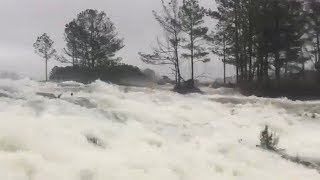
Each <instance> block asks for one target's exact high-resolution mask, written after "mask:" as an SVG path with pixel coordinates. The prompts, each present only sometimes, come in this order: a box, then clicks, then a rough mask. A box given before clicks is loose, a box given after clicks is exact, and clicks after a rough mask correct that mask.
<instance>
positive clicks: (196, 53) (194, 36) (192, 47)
mask: <svg viewBox="0 0 320 180" xmlns="http://www.w3.org/2000/svg"><path fill="white" fill-rule="evenodd" d="M205 15H206V10H205V9H204V8H203V7H201V6H200V5H199V1H198V0H183V4H182V6H181V8H180V13H179V17H180V19H181V27H182V30H183V31H184V32H185V33H186V36H187V38H185V39H184V41H185V43H186V44H185V45H184V48H185V49H186V50H188V51H189V53H183V54H182V55H183V57H185V58H188V59H190V64H191V81H192V82H194V79H195V77H194V76H195V70H194V66H195V63H197V62H204V63H206V62H209V61H210V59H209V58H207V56H208V55H209V51H208V49H207V48H206V45H205V43H204V40H205V37H206V35H207V32H208V28H207V27H205V26H204V16H205Z"/></svg>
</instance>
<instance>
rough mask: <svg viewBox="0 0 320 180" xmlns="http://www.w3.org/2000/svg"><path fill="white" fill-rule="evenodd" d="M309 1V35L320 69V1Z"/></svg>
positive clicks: (317, 66) (319, 68)
mask: <svg viewBox="0 0 320 180" xmlns="http://www.w3.org/2000/svg"><path fill="white" fill-rule="evenodd" d="M306 3H307V6H306V7H307V19H308V27H309V31H308V35H309V37H310V39H311V42H312V46H313V47H314V51H313V54H314V57H315V64H316V69H317V70H318V71H320V2H319V1H318V0H309V1H308V2H306Z"/></svg>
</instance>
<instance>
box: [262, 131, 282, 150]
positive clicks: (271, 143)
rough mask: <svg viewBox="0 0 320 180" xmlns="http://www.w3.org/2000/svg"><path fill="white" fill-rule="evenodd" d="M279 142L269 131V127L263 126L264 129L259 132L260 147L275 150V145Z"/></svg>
mask: <svg viewBox="0 0 320 180" xmlns="http://www.w3.org/2000/svg"><path fill="white" fill-rule="evenodd" d="M278 143H279V138H278V137H276V136H275V134H274V133H272V132H269V127H268V126H265V128H264V130H263V131H262V132H261V134H260V147H262V148H264V149H267V150H272V151H275V150H276V149H277V148H276V146H277V145H278Z"/></svg>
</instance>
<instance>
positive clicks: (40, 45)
mask: <svg viewBox="0 0 320 180" xmlns="http://www.w3.org/2000/svg"><path fill="white" fill-rule="evenodd" d="M53 43H54V42H53V41H52V40H51V39H50V37H49V36H48V35H47V34H46V33H44V34H42V35H41V36H39V37H38V38H37V40H36V42H35V43H34V44H33V47H34V49H35V53H36V54H38V55H39V56H40V57H41V58H43V59H44V60H45V73H46V76H45V77H46V81H48V61H49V60H50V59H51V58H52V57H54V55H55V53H56V50H55V49H54V48H53Z"/></svg>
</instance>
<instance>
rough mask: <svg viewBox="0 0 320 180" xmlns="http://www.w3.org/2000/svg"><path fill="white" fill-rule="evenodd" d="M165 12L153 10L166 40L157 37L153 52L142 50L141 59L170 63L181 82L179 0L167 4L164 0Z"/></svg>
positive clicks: (164, 63) (177, 81) (162, 63)
mask: <svg viewBox="0 0 320 180" xmlns="http://www.w3.org/2000/svg"><path fill="white" fill-rule="evenodd" d="M161 2H162V8H163V13H162V15H159V14H158V13H157V12H155V11H153V15H154V17H155V19H156V20H157V21H158V23H159V24H160V26H161V27H162V29H163V30H164V37H163V39H164V40H162V41H161V40H160V39H159V38H158V39H157V47H154V48H153V52H152V53H151V54H148V53H142V52H140V53H139V55H140V57H141V60H142V61H143V62H145V63H147V64H152V65H169V66H170V68H171V69H172V71H173V73H174V75H175V79H176V83H177V84H180V83H181V79H182V77H181V72H180V52H179V51H180V46H181V44H180V43H181V21H180V19H179V17H178V12H179V7H178V0H171V1H170V2H169V3H168V4H166V3H165V2H164V1H163V0H161Z"/></svg>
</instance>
